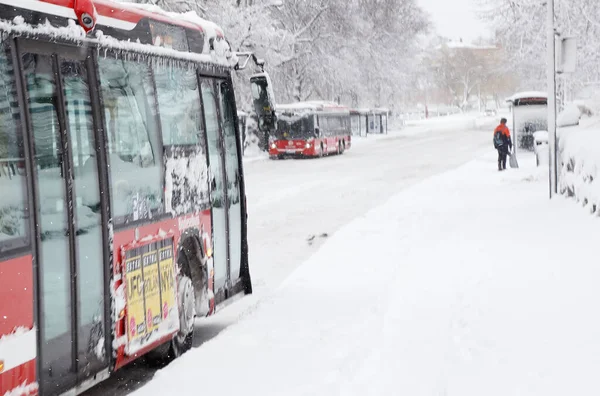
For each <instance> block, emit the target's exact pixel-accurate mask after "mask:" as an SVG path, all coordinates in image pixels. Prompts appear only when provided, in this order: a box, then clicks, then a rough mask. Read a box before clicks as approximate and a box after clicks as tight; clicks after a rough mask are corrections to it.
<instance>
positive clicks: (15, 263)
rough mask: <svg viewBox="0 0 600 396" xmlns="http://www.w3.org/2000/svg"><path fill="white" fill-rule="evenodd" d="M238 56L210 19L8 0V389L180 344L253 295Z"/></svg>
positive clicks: (98, 377)
mask: <svg viewBox="0 0 600 396" xmlns="http://www.w3.org/2000/svg"><path fill="white" fill-rule="evenodd" d="M238 63H239V62H238V57H237V55H236V54H235V53H233V52H231V50H230V48H229V44H228V43H227V41H226V40H225V38H224V35H223V33H222V31H221V30H220V29H219V28H218V27H217V26H216V25H214V24H212V23H210V22H207V21H204V20H201V19H199V18H198V19H197V20H196V19H194V18H191V17H189V16H188V17H187V19H184V17H183V16H177V15H172V14H168V13H165V12H161V11H160V10H157V9H145V8H141V7H139V6H135V5H126V4H123V3H111V2H109V1H107V0H0V395H5V394H9V395H17V394H18V395H21V394H27V395H31V394H40V395H44V396H48V395H57V394H63V393H67V394H79V393H81V392H83V391H85V390H86V389H88V388H89V387H91V386H93V385H94V384H96V383H97V382H99V381H102V380H103V379H105V378H107V377H108V376H110V374H111V373H112V372H114V371H115V370H118V369H119V368H121V367H123V366H124V365H126V364H128V363H130V362H131V361H133V360H134V359H136V358H138V357H139V356H141V355H143V354H147V353H151V354H152V355H155V356H156V357H157V358H160V359H165V358H166V359H170V358H173V357H176V356H178V355H180V354H181V353H183V352H185V351H186V350H187V349H189V348H190V347H191V344H192V337H193V333H194V317H203V316H207V315H211V314H213V313H214V312H215V311H217V310H218V309H219V307H220V306H221V305H222V304H224V303H228V302H230V301H232V300H234V299H235V298H236V297H239V296H242V295H243V294H245V293H251V291H252V285H251V281H250V273H249V267H248V246H247V238H246V200H245V190H244V175H243V171H242V161H241V147H240V139H239V127H238V125H239V123H238V118H237V111H236V104H235V99H234V91H233V85H232V79H231V72H232V70H234V69H239V66H238Z"/></svg>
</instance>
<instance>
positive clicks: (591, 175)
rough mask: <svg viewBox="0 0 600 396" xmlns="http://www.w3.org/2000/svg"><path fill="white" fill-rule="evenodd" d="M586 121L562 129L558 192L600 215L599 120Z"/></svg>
mask: <svg viewBox="0 0 600 396" xmlns="http://www.w3.org/2000/svg"><path fill="white" fill-rule="evenodd" d="M586 121H587V122H586ZM584 123H585V124H586V125H582V126H581V127H573V128H564V129H561V130H560V131H559V141H558V144H559V146H558V149H559V158H558V161H559V163H558V165H559V192H560V193H561V194H564V195H566V196H568V197H573V198H575V200H577V202H580V203H581V204H582V205H584V206H585V207H587V208H589V210H590V212H591V213H594V214H596V215H598V216H600V180H599V176H600V175H598V168H600V121H599V120H585V121H584Z"/></svg>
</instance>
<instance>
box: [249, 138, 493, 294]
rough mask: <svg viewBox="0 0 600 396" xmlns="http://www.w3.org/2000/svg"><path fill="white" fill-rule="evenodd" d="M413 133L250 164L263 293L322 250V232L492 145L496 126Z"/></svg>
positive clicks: (255, 274)
mask: <svg viewBox="0 0 600 396" xmlns="http://www.w3.org/2000/svg"><path fill="white" fill-rule="evenodd" d="M415 129H416V128H415ZM488 129H490V128H488ZM410 132H411V129H408V132H407V133H406V134H404V133H398V134H392V135H389V136H386V137H383V138H382V139H371V141H369V139H368V138H367V139H366V141H365V140H361V141H358V142H357V144H356V147H353V148H352V149H351V150H349V151H347V152H346V153H344V154H343V155H342V156H333V157H328V158H323V159H319V160H285V161H270V160H264V161H257V162H251V163H249V164H247V165H246V178H247V185H248V187H247V196H248V205H249V209H248V211H249V218H248V222H249V224H248V225H249V232H248V234H249V244H250V262H251V265H252V280H253V283H254V285H255V289H256V292H258V293H261V292H262V291H263V289H264V288H265V287H266V288H268V289H272V288H273V287H276V286H278V285H279V283H280V282H281V281H282V280H283V279H285V278H286V277H287V276H288V275H289V274H290V273H291V271H292V270H294V269H295V268H297V267H298V265H299V264H301V263H302V262H304V261H305V260H306V259H307V258H308V257H310V255H311V254H312V253H314V252H315V251H316V250H317V249H318V247H319V246H320V244H321V243H322V242H323V240H324V238H321V237H320V235H322V234H327V235H328V236H331V235H332V234H334V233H335V232H336V230H338V229H339V228H340V227H341V226H343V225H344V224H346V223H348V222H350V221H351V220H353V219H354V218H356V217H358V216H360V215H362V214H364V213H365V212H366V211H367V210H369V209H371V208H373V207H375V206H378V205H380V204H381V203H383V202H385V201H386V200H387V199H388V198H390V197H391V196H393V195H394V194H396V193H398V192H399V191H401V190H403V189H406V188H407V187H409V186H411V185H413V184H415V183H417V182H419V181H421V180H424V179H426V178H427V177H429V176H431V175H435V174H437V173H440V172H444V171H447V170H450V169H453V168H455V167H457V166H458V165H460V164H463V163H465V162H466V161H469V160H470V159H472V158H473V157H474V156H475V155H476V154H478V153H480V152H481V150H486V149H487V150H489V146H490V137H489V135H490V134H489V131H473V130H466V131H465V130H452V131H443V132H439V131H438V130H435V129H434V130H431V131H423V132H422V133H420V134H417V135H412V136H408V135H409V134H410ZM312 236H314V237H315V239H314V240H313V242H312V244H310V245H309V243H308V242H307V240H308V239H309V238H310V237H312Z"/></svg>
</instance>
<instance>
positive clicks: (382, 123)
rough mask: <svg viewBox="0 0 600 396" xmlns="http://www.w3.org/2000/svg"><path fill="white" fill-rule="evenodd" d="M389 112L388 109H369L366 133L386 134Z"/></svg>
mask: <svg viewBox="0 0 600 396" xmlns="http://www.w3.org/2000/svg"><path fill="white" fill-rule="evenodd" d="M389 113H390V111H389V110H388V109H383V108H378V109H371V110H370V111H369V115H368V117H367V133H371V134H380V135H383V134H386V135H387V133H388V115H389Z"/></svg>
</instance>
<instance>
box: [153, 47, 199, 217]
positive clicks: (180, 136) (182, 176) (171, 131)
mask: <svg viewBox="0 0 600 396" xmlns="http://www.w3.org/2000/svg"><path fill="white" fill-rule="evenodd" d="M153 70H154V79H155V81H156V93H157V96H158V110H159V114H160V124H161V127H162V128H161V131H162V139H163V145H164V152H165V154H164V156H165V186H166V189H165V209H166V210H167V211H169V212H171V213H173V214H175V215H180V214H184V213H192V212H196V211H199V210H203V209H207V208H208V207H209V204H210V202H209V191H208V166H207V160H206V137H205V134H206V132H205V129H204V122H203V113H202V106H201V104H200V91H199V89H198V78H197V76H196V68H195V67H193V66H192V65H190V66H186V65H182V64H181V63H175V62H169V61H166V60H162V59H161V60H160V61H158V62H154V64H153Z"/></svg>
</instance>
